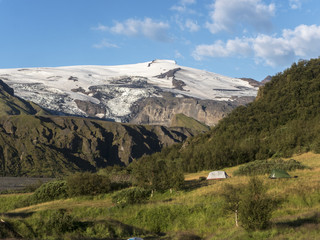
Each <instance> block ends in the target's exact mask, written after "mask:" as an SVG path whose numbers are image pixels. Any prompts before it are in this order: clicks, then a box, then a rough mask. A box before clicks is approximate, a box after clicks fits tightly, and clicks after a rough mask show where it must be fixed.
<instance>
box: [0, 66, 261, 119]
mask: <svg viewBox="0 0 320 240" xmlns="http://www.w3.org/2000/svg"><path fill="white" fill-rule="evenodd" d="M0 79H1V80H3V81H4V82H5V83H7V84H8V85H9V86H10V87H12V88H13V89H14V91H15V95H17V96H19V97H21V98H23V99H25V100H30V101H32V102H35V103H37V104H38V105H40V106H42V107H44V108H46V109H48V110H51V111H53V112H55V113H56V114H67V115H68V114H70V115H80V116H88V117H98V118H105V119H113V120H115V121H119V122H135V123H149V124H161V123H163V124H166V125H169V124H170V119H171V117H172V115H173V114H177V113H184V114H185V115H187V116H190V117H194V118H196V119H198V120H200V121H202V122H205V123H207V124H208V125H213V124H215V122H216V120H212V121H211V120H210V119H211V118H212V117H213V116H215V117H214V118H217V119H218V118H219V119H220V118H221V117H223V115H224V114H225V113H221V112H219V113H218V114H216V113H215V112H217V111H218V110H219V109H220V108H221V109H222V110H223V109H225V110H226V111H227V112H228V111H229V110H228V109H229V108H228V106H229V107H230V108H233V107H234V106H237V105H239V104H244V103H247V102H248V101H251V100H253V98H254V97H255V96H256V94H257V90H258V87H257V86H253V85H251V84H250V83H249V82H248V81H246V80H242V79H237V78H231V77H225V76H222V75H219V74H216V73H211V72H207V71H203V70H198V69H193V68H189V67H183V66H179V65H178V64H177V63H176V62H175V61H171V60H154V61H152V62H145V63H138V64H131V65H119V66H70V67H55V68H47V67H46V68H24V69H21V68H20V69H0ZM212 104H213V105H215V107H214V108H213V110H210V109H211V108H212V107H211V105H212ZM217 106H218V110H217ZM201 111H202V112H201ZM212 111H213V112H212ZM219 111H220V110H219ZM219 114H220V115H219Z"/></svg>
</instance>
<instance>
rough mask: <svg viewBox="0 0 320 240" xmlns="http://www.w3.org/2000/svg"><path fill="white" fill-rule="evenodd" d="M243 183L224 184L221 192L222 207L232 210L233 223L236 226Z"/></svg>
mask: <svg viewBox="0 0 320 240" xmlns="http://www.w3.org/2000/svg"><path fill="white" fill-rule="evenodd" d="M243 188H244V186H243V185H237V186H234V185H231V184H226V185H225V186H224V192H223V193H222V196H223V197H224V199H225V204H224V209H225V210H227V211H231V212H234V214H235V223H236V226H237V227H238V226H239V224H238V219H239V217H238V211H239V207H240V203H241V194H242V192H243Z"/></svg>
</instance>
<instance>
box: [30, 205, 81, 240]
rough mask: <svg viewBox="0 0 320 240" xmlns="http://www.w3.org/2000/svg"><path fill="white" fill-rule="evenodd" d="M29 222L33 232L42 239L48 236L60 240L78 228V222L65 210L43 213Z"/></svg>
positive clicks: (39, 213)
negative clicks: (65, 234)
mask: <svg viewBox="0 0 320 240" xmlns="http://www.w3.org/2000/svg"><path fill="white" fill-rule="evenodd" d="M29 220H30V221H28V223H29V224H30V225H31V226H32V231H33V232H34V233H35V235H36V236H37V237H39V238H42V239H44V238H47V236H54V237H55V238H56V239H59V238H60V236H62V235H63V234H64V233H66V232H71V231H73V230H74V229H75V228H76V221H75V220H74V219H73V217H72V216H70V215H69V214H68V213H67V211H66V210H65V209H58V210H46V211H41V212H38V213H36V214H35V215H34V216H32V219H29ZM60 239H61V238H60Z"/></svg>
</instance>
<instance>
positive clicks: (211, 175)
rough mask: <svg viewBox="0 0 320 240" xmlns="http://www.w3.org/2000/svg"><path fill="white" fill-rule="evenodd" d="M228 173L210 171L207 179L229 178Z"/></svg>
mask: <svg viewBox="0 0 320 240" xmlns="http://www.w3.org/2000/svg"><path fill="white" fill-rule="evenodd" d="M228 177H229V176H228V174H227V173H226V172H225V171H213V172H210V173H209V175H208V177H207V180H212V179H223V178H228Z"/></svg>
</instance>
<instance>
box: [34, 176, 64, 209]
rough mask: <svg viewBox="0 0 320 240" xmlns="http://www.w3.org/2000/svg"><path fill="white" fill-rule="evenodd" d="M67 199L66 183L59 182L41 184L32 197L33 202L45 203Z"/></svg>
mask: <svg viewBox="0 0 320 240" xmlns="http://www.w3.org/2000/svg"><path fill="white" fill-rule="evenodd" d="M66 197H67V185H66V181H63V180H59V181H53V182H48V183H45V184H42V185H41V186H40V187H39V188H38V189H36V191H35V192H34V193H33V195H32V199H33V201H34V202H37V203H40V202H46V201H52V200H55V199H61V198H66Z"/></svg>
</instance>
